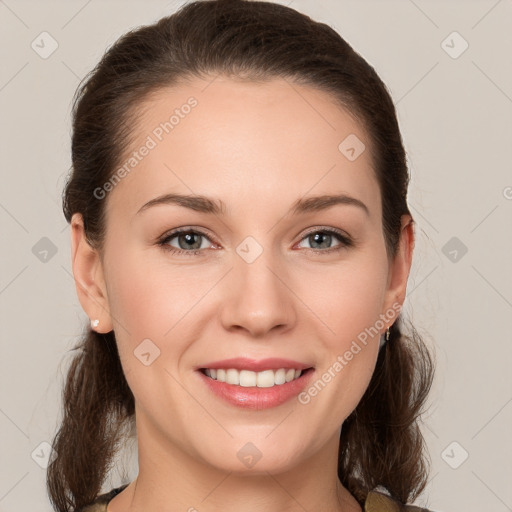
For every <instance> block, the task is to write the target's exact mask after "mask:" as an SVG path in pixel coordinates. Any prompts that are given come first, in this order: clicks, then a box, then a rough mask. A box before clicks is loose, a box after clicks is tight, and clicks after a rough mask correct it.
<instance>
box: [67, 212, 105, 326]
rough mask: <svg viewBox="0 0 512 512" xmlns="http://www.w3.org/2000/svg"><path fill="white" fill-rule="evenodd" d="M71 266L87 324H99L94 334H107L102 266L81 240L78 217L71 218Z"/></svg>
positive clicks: (98, 256) (81, 229) (81, 227)
mask: <svg viewBox="0 0 512 512" xmlns="http://www.w3.org/2000/svg"><path fill="white" fill-rule="evenodd" d="M71 263H72V268H73V276H74V278H75V286H76V292H77V295H78V300H79V301H80V304H81V305H82V308H83V310H84V311H85V313H86V314H87V316H88V317H89V318H90V319H91V320H96V319H97V320H99V324H98V326H97V327H94V330H95V331H96V332H100V333H106V332H110V331H111V330H112V329H113V326H112V318H111V316H110V308H109V303H108V296H107V289H106V286H105V279H104V274H103V264H102V261H101V258H100V255H99V253H98V251H97V250H96V249H93V248H92V247H91V245H90V244H89V242H88V241H87V239H86V237H85V230H84V223H83V218H82V215H81V214H80V213H75V214H73V217H72V218H71Z"/></svg>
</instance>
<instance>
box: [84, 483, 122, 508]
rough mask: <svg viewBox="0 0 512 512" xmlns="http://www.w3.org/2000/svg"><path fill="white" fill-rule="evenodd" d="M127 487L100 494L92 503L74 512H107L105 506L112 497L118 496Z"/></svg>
mask: <svg viewBox="0 0 512 512" xmlns="http://www.w3.org/2000/svg"><path fill="white" fill-rule="evenodd" d="M127 486H128V484H125V485H121V486H120V487H116V488H115V489H112V490H111V491H109V492H106V493H104V494H100V495H99V496H98V497H97V498H96V499H95V500H94V501H93V502H92V503H90V504H89V505H87V506H85V507H82V508H81V509H79V510H77V511H76V512H107V505H108V503H109V501H110V500H112V499H113V498H114V496H116V495H118V494H119V493H120V492H121V491H122V490H123V489H124V488H125V487H127Z"/></svg>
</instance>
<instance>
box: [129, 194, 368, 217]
mask: <svg viewBox="0 0 512 512" xmlns="http://www.w3.org/2000/svg"><path fill="white" fill-rule="evenodd" d="M163 204H167V205H177V206H182V207H184V208H189V209H190V210H195V211H197V212H201V213H208V214H213V215H224V214H225V212H226V205H225V204H224V203H223V202H222V200H220V199H218V200H214V199H211V198H209V197H206V196H201V195H196V196H191V195H188V196H186V195H182V194H165V195H163V196H159V197H155V198H154V199H151V201H148V202H147V203H146V204H144V205H143V206H141V207H140V208H139V210H138V211H137V214H139V213H141V212H143V211H145V210H147V209H148V208H151V207H153V206H157V205H163ZM339 204H344V205H350V206H357V207H358V208H361V209H362V210H363V211H364V212H365V213H366V215H370V212H369V210H368V207H367V206H366V205H365V204H364V203H363V202H362V201H361V200H359V199H356V198H355V197H351V196H348V195H346V194H338V195H321V196H313V197H307V198H300V199H298V200H297V201H295V203H294V204H293V205H292V207H291V208H290V213H291V214H292V215H297V214H304V213H310V212H317V211H322V210H326V209H327V208H331V207H332V206H335V205H339Z"/></svg>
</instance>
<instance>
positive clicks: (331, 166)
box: [72, 76, 414, 512]
mask: <svg viewBox="0 0 512 512" xmlns="http://www.w3.org/2000/svg"><path fill="white" fill-rule="evenodd" d="M190 96H194V97H195V98H196V99H197V101H198V105H197V106H196V107H195V108H194V109H192V111H191V112H190V114H189V115H188V116H186V117H185V118H184V119H181V120H180V123H179V125H177V126H176V127H175V128H174V130H173V131H172V133H170V134H168V135H166V136H165V137H164V139H163V140H162V141H161V142H160V143H159V144H158V145H157V147H155V148H154V149H153V150H151V152H150V153H149V154H148V155H147V156H146V157H145V158H144V159H143V160H142V161H141V162H140V163H139V164H138V165H137V167H136V168H134V170H132V171H131V172H130V173H129V174H128V175H126V176H125V177H124V178H123V179H122V180H121V181H120V183H118V184H117V185H116V187H115V188H114V189H113V190H112V191H111V192H109V194H108V196H107V198H106V199H105V201H106V208H107V210H106V211H107V216H106V239H105V245H104V247H103V248H102V250H101V251H96V250H93V249H92V248H91V247H90V246H89V244H88V243H87V242H86V240H85V237H84V231H83V223H82V219H81V216H80V215H79V214H75V215H74V216H73V219H72V265H73V273H74V277H75V281H76V288H77V293H78V296H79V299H80V302H81V304H82V307H83V309H84V311H85V312H86V313H87V315H88V316H89V317H90V318H92V319H96V318H97V319H99V321H100V322H99V325H98V326H97V327H96V328H95V329H96V330H97V331H98V332H109V331H110V330H112V329H114V331H115V335H116V339H117V343H118V347H119V353H120V357H121V362H122V365H123V369H124V372H125V374H126V378H127V381H128V384H129V386H130V388H131V390H132V392H133V394H134V396H135V401H136V426H137V436H138V457H139V474H138V477H137V479H136V480H134V481H133V482H132V483H131V484H130V485H129V486H128V487H127V488H126V489H125V490H124V491H123V492H122V493H120V494H119V495H118V496H116V497H115V498H114V499H113V500H112V501H111V502H110V504H109V506H108V511H109V512H135V511H137V512H140V511H142V510H190V511H192V510H194V509H193V508H191V507H195V508H196V509H197V510H200V511H201V512H213V511H216V510H220V509H222V510H224V511H225V512H231V511H238V510H244V511H245V512H251V511H256V510H258V511H261V510H265V511H267V512H274V511H275V512H277V511H279V512H282V511H299V510H301V511H303V510H328V511H346V512H347V511H349V512H352V511H360V510H361V508H360V506H359V505H358V504H357V502H356V500H355V499H354V497H353V496H352V495H351V494H350V493H349V492H348V491H347V490H346V489H345V488H344V487H343V486H342V485H341V484H340V482H339V480H338V478H337V473H336V471H337V453H338V447H339V433H340V428H341V425H342V423H343V421H344V420H345V418H346V417H347V416H348V415H349V414H350V413H351V412H352V411H353V409H354V408H355V407H356V405H357V404H358V402H359V401H360V399H361V397H362V396H363V394H364V392H365V390H366V388H367V387H368V384H369V381H370V379H371V376H372V373H373V371H374V368H375V363H376V359H377V355H378V345H379V336H380V334H381V333H384V332H385V330H386V328H387V326H388V325H390V324H392V323H393V320H391V321H389V322H387V323H386V324H385V325H384V326H383V327H382V328H381V329H379V335H377V336H374V337H373V338H369V340H368V343H367V345H366V346H363V348H362V350H361V351H360V352H359V353H358V354H357V355H355V356H354V358H353V359H352V360H351V361H350V362H349V363H348V364H347V365H346V366H345V367H344V368H343V370H342V371H341V372H338V373H337V374H336V377H335V378H333V379H332V380H331V382H329V383H328V385H326V386H325V387H324V388H323V389H322V390H321V392H319V393H318V395H317V396H315V397H314V398H312V399H311V401H310V402H309V403H308V404H300V403H298V401H297V400H296V399H292V400H290V401H288V402H286V403H285V404H282V405H280V406H278V407H274V408H270V409H266V410H245V409H242V408H238V407H235V406H233V405H229V404H227V403H225V402H223V401H221V399H219V398H218V397H216V396H215V395H213V394H212V393H211V392H210V391H209V389H208V388H207V387H206V386H205V385H204V383H203V382H202V381H201V379H200V378H199V377H198V375H197V373H196V372H194V370H193V369H194V367H196V366H197V365H200V364H204V363H207V362H210V361H215V360H218V359H224V358H229V357H236V356H245V357H251V358H254V359H261V358H266V357H285V358H290V359H295V360H298V361H303V362H307V363H309V364H310V366H314V367H315V372H316V375H315V378H314V379H313V381H314V380H316V378H318V377H319V376H321V375H322V374H323V373H324V372H325V371H326V370H327V369H328V368H329V367H331V366H332V365H333V363H334V362H335V361H336V358H337V357H338V355H340V354H341V355H342V354H344V353H345V352H346V351H347V350H348V349H349V348H350V346H351V343H352V341H353V340H356V338H357V336H358V334H359V333H361V332H362V331H364V329H365V328H369V327H370V326H373V325H375V324H376V321H377V320H378V319H379V315H380V314H384V313H385V312H386V311H387V310H389V309H390V308H392V305H393V304H396V303H399V304H400V305H401V304H403V301H404V298H405V293H406V284H407V278H408V275H409V271H410V267H411V259H412V251H413V245H414V234H413V224H412V222H411V218H410V216H404V217H403V218H402V230H401V236H400V246H399V250H398V252H397V255H396V257H395V258H394V259H393V260H389V259H388V256H387V253H386V249H385V243H384V235H383V230H382V216H381V197H380V190H379V187H378V183H377V181H376V179H375V175H374V172H373V169H372V159H371V154H370V150H369V148H370V140H369V139H368V137H367V135H366V134H365V132H364V131H363V129H362V127H361V126H360V125H359V124H358V123H357V122H356V121H355V120H354V118H353V117H352V116H351V115H350V114H349V113H348V111H346V110H343V109H342V108H340V107H338V106H337V105H336V104H335V103H334V101H333V99H332V98H331V97H330V96H329V95H328V94H326V93H324V92H322V91H318V90H316V89H313V88H310V87H306V86H299V85H296V84H294V85H293V88H292V87H291V86H290V84H289V83H288V82H286V81H284V80H281V79H274V80H271V81H268V82H265V83H254V82H248V81H245V82H242V81H240V80H238V81H235V80H233V79H230V78H227V77H220V76H219V77H216V79H215V80H214V81H213V82H212V78H209V79H208V80H199V79H197V80H193V81H190V82H188V83H183V84H181V85H180V86H178V87H175V88H172V89H163V90H160V91H158V93H157V94H155V95H153V96H152V97H151V98H150V99H148V100H147V101H146V102H145V103H144V105H143V107H144V108H143V110H142V111H141V113H140V115H139V116H138V118H137V119H138V121H137V123H136V124H135V125H134V134H135V135H136V137H135V142H134V144H133V146H132V147H131V148H130V150H131V151H133V150H135V149H137V148H139V147H140V145H141V144H142V143H143V142H144V140H146V138H147V136H148V134H151V132H152V130H153V129H154V128H155V126H158V125H159V123H161V122H162V121H164V120H166V119H168V117H169V114H168V113H169V112H172V111H173V110H174V109H175V108H177V107H179V106H180V105H183V104H184V103H186V101H187V99H188V98H189V97H190ZM349 134H356V135H357V137H358V138H359V139H360V140H362V141H364V143H365V145H366V148H367V149H366V151H364V152H363V153H362V154H361V155H360V156H359V157H358V158H357V159H356V160H355V161H349V160H348V159H347V158H346V157H345V156H344V155H343V154H342V153H341V152H340V151H339V150H338V145H339V144H340V142H341V141H342V140H344V139H345V138H346V137H347V136H348V135H349ZM169 192H175V193H182V194H202V195H205V196H209V197H213V198H218V199H222V201H223V202H224V203H225V204H226V213H225V214H224V215H212V214H206V213H202V212H197V211H193V210H189V209H187V208H184V207H180V206H177V205H158V206H154V207H151V208H147V209H146V210H144V211H143V212H141V213H138V214H137V211H138V210H139V209H140V208H141V206H142V205H144V204H145V203H147V202H148V201H149V200H151V199H153V198H155V197H157V196H160V195H162V194H164V193H169ZM332 193H344V194H347V195H350V196H352V197H355V198H357V199H359V200H360V201H362V202H363V203H364V204H365V205H366V206H367V208H368V210H369V214H368V215H367V214H366V213H365V212H364V211H363V209H362V208H358V207H356V206H353V205H347V204H342V205H336V206H333V207H331V208H329V209H327V210H324V211H318V212H310V213H306V214H301V215H291V214H289V213H287V212H288V210H289V209H290V207H291V206H292V204H293V203H294V202H295V201H296V200H297V199H299V198H301V197H303V196H312V195H321V194H332ZM182 226H184V227H187V228H195V229H196V230H200V231H202V232H205V233H206V236H205V237H198V238H196V239H195V241H197V243H198V246H199V244H201V245H200V247H201V249H200V251H201V252H200V254H196V255H189V254H184V255H175V254H171V253H169V252H166V251H165V250H164V249H163V248H162V247H161V246H159V245H158V239H159V238H160V237H162V236H163V235H164V234H166V233H167V232H169V231H170V230H171V229H174V228H178V227H182ZM308 228H312V231H313V233H314V232H316V231H322V228H324V229H325V228H337V229H339V230H342V231H343V232H344V233H346V234H348V235H350V237H352V238H353V239H354V240H355V243H354V245H353V246H349V247H346V246H342V248H341V250H340V251H332V252H330V253H326V251H327V250H328V249H329V248H331V247H335V246H340V244H342V242H340V241H339V240H338V239H336V238H335V237H333V238H332V239H331V241H330V242H329V240H327V241H326V242H324V244H323V245H320V246H319V245H318V243H317V244H315V239H314V238H312V237H310V236H308V235H309V234H310V233H309V231H310V229H308ZM314 228H318V229H317V230H316V231H314ZM247 236H252V237H253V238H254V239H255V240H256V241H257V242H258V244H259V245H260V246H261V248H262V249H263V252H262V254H261V255H260V256H259V257H258V258H257V259H256V260H255V261H254V262H252V263H250V264H249V263H247V261H245V260H244V259H243V258H241V257H240V256H239V255H238V253H237V252H236V249H237V247H238V246H239V244H240V243H241V242H242V241H243V240H244V239H245V238H246V237H247ZM179 242H180V239H179V238H178V237H174V238H173V239H172V240H171V241H169V242H168V244H170V245H172V246H173V247H174V248H182V250H188V251H189V252H190V253H192V252H193V249H190V248H189V249H187V247H190V244H193V243H194V240H193V241H192V242H190V241H189V245H186V244H187V240H184V239H183V237H182V238H181V246H180V245H179ZM321 242H322V240H320V242H319V243H321ZM322 251H323V252H322ZM147 338H149V339H150V340H152V342H153V343H154V344H155V345H156V346H157V347H158V348H159V350H160V356H159V357H158V358H156V359H155V360H154V361H153V362H152V364H150V365H149V366H145V365H144V364H142V363H141V361H140V360H139V359H138V358H137V357H135V356H134V353H133V352H134V350H136V348H137V347H138V345H139V344H140V343H141V341H142V340H144V339H147ZM249 441H250V442H252V443H253V444H254V445H255V446H256V447H257V448H258V449H259V451H260V452H261V454H262V456H261V459H260V460H259V461H258V462H257V463H256V464H255V465H254V466H253V467H252V468H248V467H246V466H245V465H244V464H242V463H241V462H240V460H239V459H238V457H237V452H238V450H240V448H241V447H242V446H244V445H245V444H246V443H247V442H249Z"/></svg>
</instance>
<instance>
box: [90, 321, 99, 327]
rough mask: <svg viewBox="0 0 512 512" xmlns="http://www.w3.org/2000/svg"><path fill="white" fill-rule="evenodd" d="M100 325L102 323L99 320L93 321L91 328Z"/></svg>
mask: <svg viewBox="0 0 512 512" xmlns="http://www.w3.org/2000/svg"><path fill="white" fill-rule="evenodd" d="M99 323H100V321H99V320H98V319H96V320H91V327H93V328H94V327H98V325H99Z"/></svg>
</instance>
